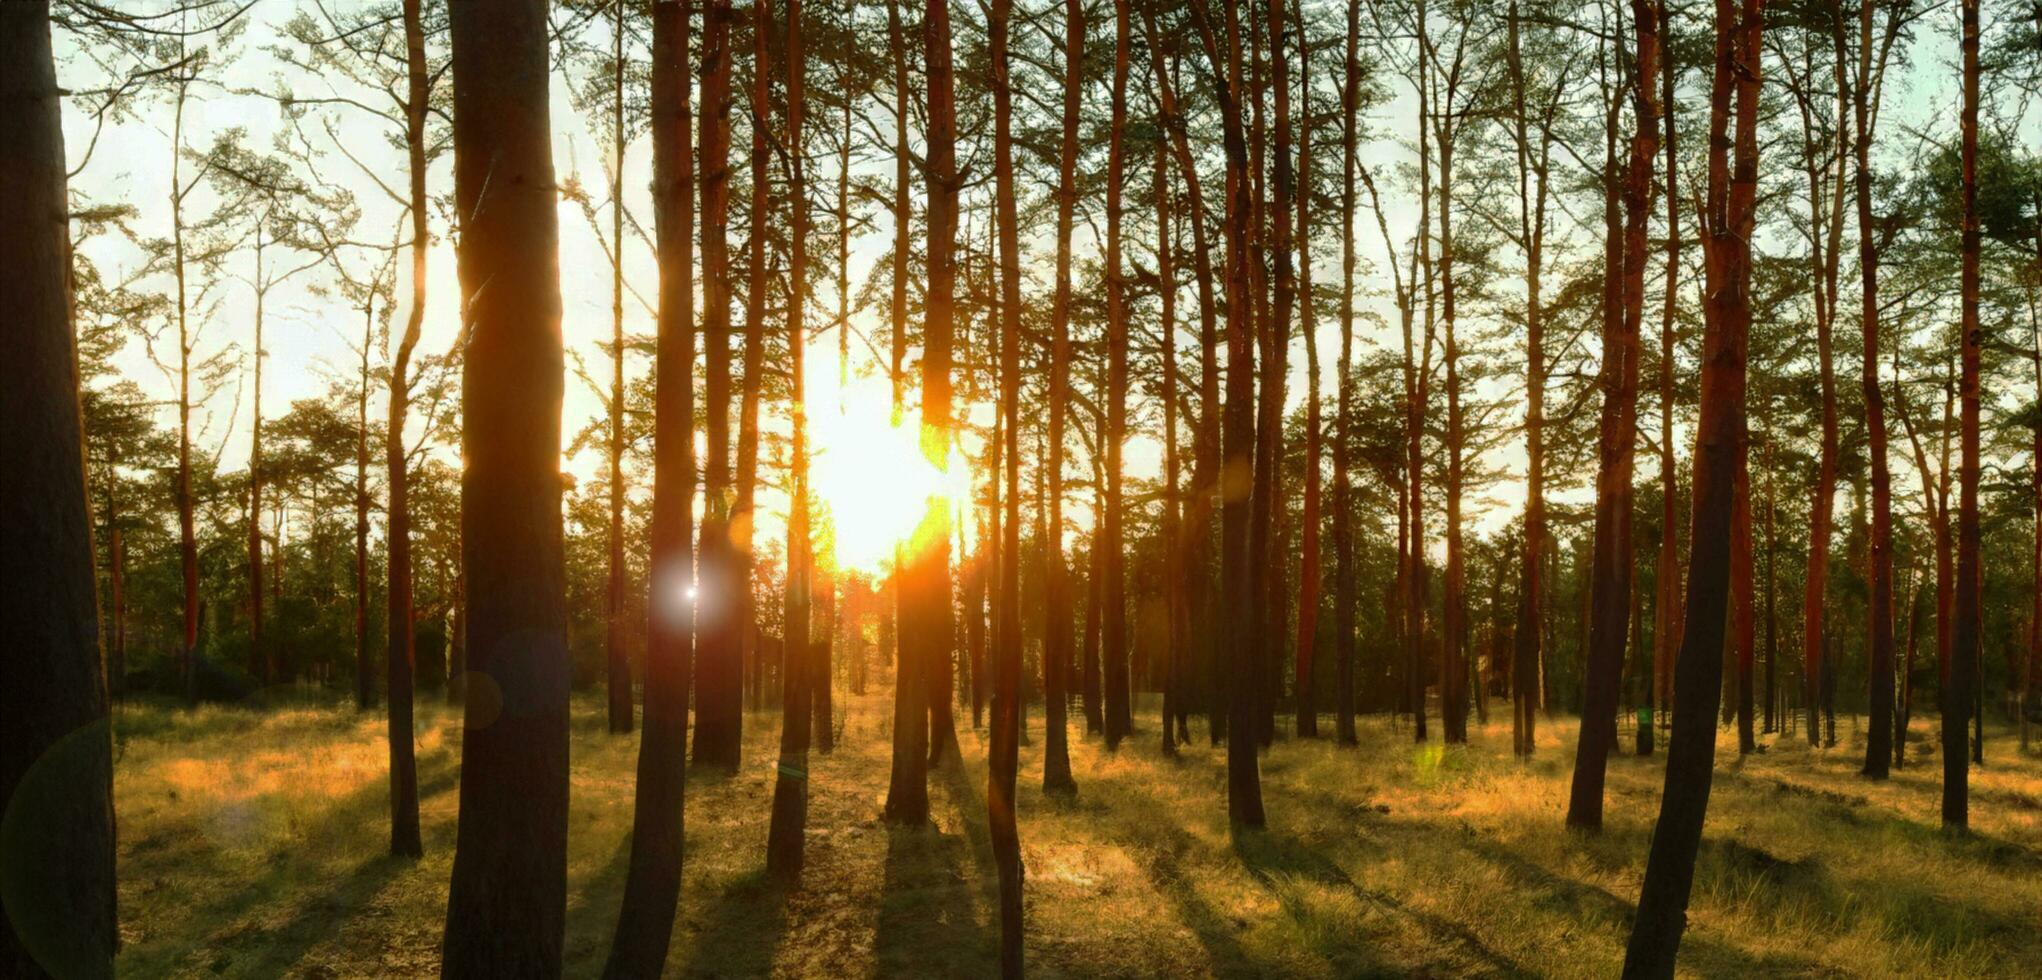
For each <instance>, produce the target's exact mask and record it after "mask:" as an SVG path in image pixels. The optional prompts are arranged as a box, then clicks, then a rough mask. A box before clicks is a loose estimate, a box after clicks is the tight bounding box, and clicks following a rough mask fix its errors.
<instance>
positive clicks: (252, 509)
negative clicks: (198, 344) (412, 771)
mask: <svg viewBox="0 0 2042 980" xmlns="http://www.w3.org/2000/svg"><path fill="white" fill-rule="evenodd" d="M263 231H264V229H263V227H262V224H261V223H259V222H258V223H257V225H256V227H255V354H254V356H255V378H254V382H255V383H254V385H253V397H252V398H251V400H250V408H249V417H248V421H249V426H248V675H249V676H250V677H253V678H255V680H256V681H258V682H260V683H264V684H268V683H272V682H274V681H275V671H274V669H273V667H274V664H272V663H271V659H272V658H270V657H268V656H266V655H265V652H266V651H265V649H264V646H263V644H264V637H263V635H262V621H263V609H262V586H263V581H262V357H263V352H262V314H263V307H264V305H265V304H264V302H263V301H264V300H265V299H267V298H268V293H269V290H268V289H267V288H266V287H265V286H264V284H263V283H264V279H263V254H262V253H263V246H264V244H265V242H264V241H263Z"/></svg>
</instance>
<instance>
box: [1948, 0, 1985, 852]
mask: <svg viewBox="0 0 2042 980" xmlns="http://www.w3.org/2000/svg"><path fill="white" fill-rule="evenodd" d="M1959 7H1960V9H1961V10H1962V13H1963V25H1964V26H1963V30H1964V33H1963V38H1962V49H1963V71H1964V102H1963V116H1962V119H1961V121H1960V123H1959V126H1960V134H1961V140H1962V147H1963V148H1962V153H1963V168H1964V175H1963V186H1962V197H1963V202H1964V211H1963V217H1962V220H1963V223H1962V225H1961V229H1962V234H1963V240H1962V243H1961V247H1962V256H1963V271H1962V278H1961V289H1962V296H1961V305H1962V317H1963V326H1962V329H1963V347H1962V359H1963V360H1962V364H1963V373H1962V374H1961V375H1960V376H1959V381H1958V389H1957V390H1958V396H1957V397H1958V401H1959V403H1960V404H1961V406H1962V408H1961V412H1962V421H1961V423H1960V426H1961V434H1960V435H1959V439H1960V441H1961V448H1960V450H1959V454H1960V455H1959V463H1958V468H1959V473H1958V476H1957V576H1956V583H1955V588H1956V595H1955V597H1954V608H1953V609H1952V610H1951V616H1950V657H1949V674H1950V677H1949V683H1948V684H1946V685H1944V691H1943V826H1944V827H1945V828H1949V829H1963V828H1966V827H1968V826H1969V822H1970V813H1969V811H1970V803H1971V800H1970V786H1969V781H1970V768H1969V759H1968V751H1967V750H1968V749H1969V748H1970V746H1968V745H1967V744H1966V738H1967V733H1966V732H1965V730H1964V722H1965V720H1966V718H1968V717H1969V715H1970V714H1971V703H1972V699H1973V694H1972V685H1973V684H1975V683H1976V677H1977V673H1976V672H1977V665H1978V650H1979V646H1980V642H1979V641H1980V627H1981V626H1982V623H1983V620H1982V617H1981V612H1982V610H1981V608H1980V604H1979V577H1980V576H1979V553H1978V547H1979V526H1978V451H1979V446H1978V441H1979V432H1978V400H1979V391H1978V369H1979V358H1980V354H1981V350H1982V348H1983V347H1984V345H1985V336H1984V330H1983V328H1982V327H1980V326H1979V322H1978V246H1979V239H1978V0H1960V3H1959Z"/></svg>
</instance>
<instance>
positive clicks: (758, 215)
mask: <svg viewBox="0 0 2042 980" xmlns="http://www.w3.org/2000/svg"><path fill="white" fill-rule="evenodd" d="M751 16H752V86H751V117H752V119H753V120H755V121H756V120H762V119H763V120H770V119H771V118H772V115H773V103H772V97H771V94H772V93H771V85H772V76H773V44H772V29H773V14H772V5H771V4H770V3H755V4H753V5H752V14H751ZM769 128H770V127H769V126H766V125H759V124H757V123H756V122H755V123H754V124H753V125H752V126H751V131H752V147H751V158H750V160H749V163H750V165H751V182H752V188H751V191H752V193H751V210H752V222H751V232H750V234H749V235H748V236H747V241H746V243H745V247H746V251H747V262H748V264H749V265H750V269H749V277H748V281H747V284H746V287H745V303H744V394H743V396H742V399H741V401H740V403H739V409H738V428H737V502H736V504H734V505H733V506H732V507H731V512H730V513H731V516H730V526H731V529H732V531H733V534H732V535H731V543H732V544H733V545H734V546H735V547H736V548H737V552H738V554H737V560H738V582H739V583H741V584H740V585H739V587H738V590H737V595H738V603H739V609H740V612H739V616H740V622H739V625H738V629H739V635H738V643H739V646H740V657H739V659H740V662H749V663H750V664H751V669H752V710H754V711H757V710H759V709H760V708H761V707H762V706H763V702H764V700H765V688H766V662H765V661H766V656H765V648H764V646H763V645H762V644H761V643H760V637H759V626H758V609H757V600H756V599H755V598H754V597H753V595H752V568H753V565H754V563H755V559H754V552H753V549H752V540H753V533H754V531H755V530H756V529H757V522H756V513H757V508H756V501H757V499H758V484H759V398H760V394H761V387H762V385H763V383H764V377H763V375H764V371H765V361H766V291H767V289H768V288H769V287H768V285H767V283H768V281H769V279H768V275H767V272H766V240H767V238H768V236H769V235H770V227H771V224H772V213H773V186H772V182H771V178H770V176H769V173H768V165H769V163H770V162H771V152H772V144H771V140H770V139H769V135H768V129H769Z"/></svg>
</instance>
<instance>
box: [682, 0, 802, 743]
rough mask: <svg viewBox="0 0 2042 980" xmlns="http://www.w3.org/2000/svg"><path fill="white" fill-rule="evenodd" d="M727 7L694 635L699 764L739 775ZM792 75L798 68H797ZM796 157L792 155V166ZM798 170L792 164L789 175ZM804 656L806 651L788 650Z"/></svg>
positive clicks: (712, 167)
mask: <svg viewBox="0 0 2042 980" xmlns="http://www.w3.org/2000/svg"><path fill="white" fill-rule="evenodd" d="M733 16H734V14H733V12H732V10H731V7H730V3H729V2H728V0H711V2H709V3H706V4H704V6H703V8H702V48H701V53H702V68H701V71H702V80H701V85H702V126H701V134H700V140H701V144H700V146H699V148H698V150H697V153H698V155H699V157H700V160H699V164H698V173H699V175H700V179H701V182H702V189H701V194H702V223H701V234H702V343H703V344H704V345H705V349H704V354H703V359H702V363H703V368H704V383H703V392H702V397H703V415H704V418H705V422H706V424H705V426H704V430H705V433H704V434H705V436H706V438H705V439H704V441H703V448H704V449H705V450H706V451H707V452H708V457H707V458H706V459H705V460H704V461H703V464H702V526H701V529H700V532H699V533H700V535H701V541H700V544H699V545H697V549H696V554H697V556H698V558H697V560H698V562H699V565H700V569H699V575H700V584H699V585H698V586H697V588H698V590H699V593H698V594H699V596H700V598H699V599H698V600H697V601H698V603H699V605H700V609H701V610H702V612H703V615H702V616H701V618H700V619H699V620H698V621H697V624H696V627H697V635H696V638H695V745H694V764H695V765H697V766H709V767H713V768H717V769H722V770H725V771H729V772H735V771H736V770H737V767H738V764H739V762H740V760H741V757H742V754H743V749H744V732H743V726H744V711H743V710H742V709H743V706H744V690H743V684H744V674H743V669H744V665H743V662H742V661H741V659H740V658H741V657H742V656H743V645H742V643H741V640H740V638H741V636H742V632H741V629H740V626H741V624H740V622H739V620H740V619H741V617H740V616H739V615H738V612H737V610H738V608H739V600H738V598H737V596H738V593H739V592H740V591H742V590H743V589H744V588H745V587H746V585H748V583H745V582H743V581H741V580H740V579H739V577H738V575H739V561H738V554H737V549H736V548H735V547H734V546H733V545H732V543H731V525H730V516H731V503H732V501H731V496H732V494H731V490H732V487H731V472H730V248H729V242H728V240H727V237H726V235H725V226H726V225H727V224H728V219H729V213H730V108H731V101H732V98H731V91H730V62H731V53H730V21H731V19H732V17H733ZM789 71H790V75H791V73H792V72H793V71H794V69H792V68H790V69H789ZM797 155H798V154H795V153H790V154H789V157H790V159H791V158H792V157H794V156H797ZM794 166H798V164H797V163H790V168H791V167H794ZM787 649H788V651H789V652H790V655H791V656H795V657H804V656H807V653H808V650H807V648H806V647H803V646H793V645H790V646H788V647H787Z"/></svg>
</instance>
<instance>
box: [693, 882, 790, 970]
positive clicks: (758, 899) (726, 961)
mask: <svg viewBox="0 0 2042 980" xmlns="http://www.w3.org/2000/svg"><path fill="white" fill-rule="evenodd" d="M787 900H788V891H787V889H786V888H784V887H782V886H780V885H778V884H775V883H774V882H773V880H772V879H771V877H770V876H768V875H767V873H766V869H765V868H764V867H758V868H754V869H752V870H750V871H747V872H745V873H744V874H743V875H741V876H739V877H737V878H734V879H732V880H731V881H730V883H729V884H728V885H726V886H725V887H724V889H723V895H722V897H721V899H720V900H719V901H718V902H717V904H716V911H715V913H714V914H713V915H712V916H711V917H710V919H709V921H708V923H707V924H706V925H704V926H703V928H702V931H701V933H700V934H699V935H697V936H695V937H694V941H693V944H692V955H690V957H689V959H688V961H687V962H686V963H685V964H683V965H682V967H681V975H682V976H690V977H695V976H714V977H763V976H766V975H768V974H770V973H772V972H773V958H774V956H775V955H776V954H777V953H778V952H779V951H780V943H781V942H782V940H784V939H785V938H786V935H787Z"/></svg>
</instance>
